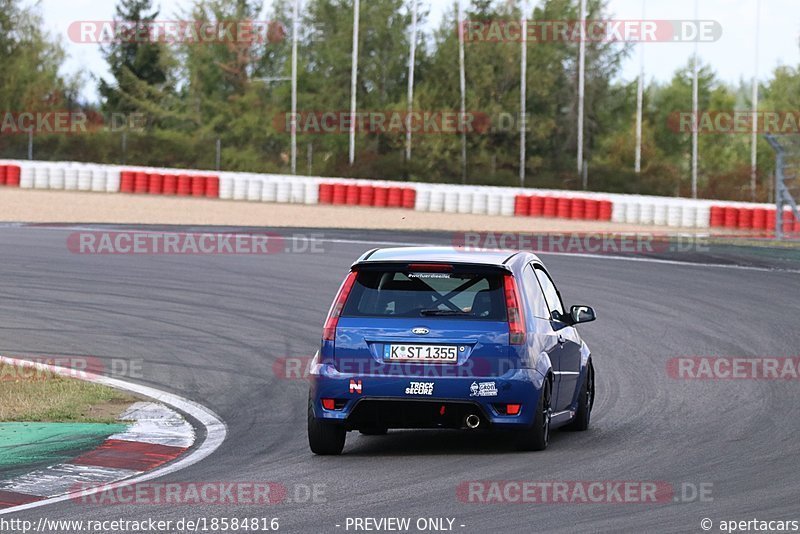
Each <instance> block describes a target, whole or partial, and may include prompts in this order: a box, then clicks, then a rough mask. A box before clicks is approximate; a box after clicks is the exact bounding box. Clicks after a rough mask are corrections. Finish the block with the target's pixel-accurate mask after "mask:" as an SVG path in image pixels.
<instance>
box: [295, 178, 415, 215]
mask: <svg viewBox="0 0 800 534" xmlns="http://www.w3.org/2000/svg"><path fill="white" fill-rule="evenodd" d="M353 182H355V181H351V182H320V183H319V185H318V186H317V188H316V193H317V196H316V201H315V202H313V203H314V204H331V205H335V206H369V207H374V208H403V209H411V210H413V209H417V210H419V211H428V210H420V209H419V204H418V203H417V190H416V189H414V188H413V187H397V186H384V185H375V184H370V183H366V184H359V183H353ZM309 193H311V190H310V188H308V187H306V188H305V191H304V195H305V196H308V195H309ZM430 198H431V196H430V194H429V193H427V192H426V195H425V196H423V197H422V199H424V200H425V201H427V202H428V203H429V202H430ZM422 199H421V200H422ZM297 202H302V199H298V200H297ZM307 203H308V202H307Z"/></svg>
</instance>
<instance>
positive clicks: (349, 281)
mask: <svg viewBox="0 0 800 534" xmlns="http://www.w3.org/2000/svg"><path fill="white" fill-rule="evenodd" d="M355 281H356V273H355V271H350V273H349V274H348V275H347V278H345V279H344V282H343V283H342V287H340V288H339V293H338V294H337V295H336V299H335V300H334V301H333V305H332V306H331V309H330V311H329V312H328V318H327V319H325V327H324V328H323V329H322V339H323V340H325V341H333V340H334V338H335V337H336V325H337V324H338V323H339V316H340V315H341V314H342V310H343V309H344V303H345V302H347V296H348V295H349V294H350V290H351V289H353V284H354V283H355Z"/></svg>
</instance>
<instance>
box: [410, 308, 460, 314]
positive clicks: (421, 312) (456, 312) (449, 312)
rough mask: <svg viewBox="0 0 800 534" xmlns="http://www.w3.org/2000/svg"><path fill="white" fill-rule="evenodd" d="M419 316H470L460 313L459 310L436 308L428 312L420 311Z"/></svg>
mask: <svg viewBox="0 0 800 534" xmlns="http://www.w3.org/2000/svg"><path fill="white" fill-rule="evenodd" d="M419 314H420V315H472V314H471V313H469V312H465V311H461V310H440V309H437V308H434V309H430V310H421V311H420V312H419Z"/></svg>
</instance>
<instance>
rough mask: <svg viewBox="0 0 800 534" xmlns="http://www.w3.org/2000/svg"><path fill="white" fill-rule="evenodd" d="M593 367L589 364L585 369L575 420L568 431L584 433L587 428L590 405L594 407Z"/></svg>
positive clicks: (589, 417) (590, 410)
mask: <svg viewBox="0 0 800 534" xmlns="http://www.w3.org/2000/svg"><path fill="white" fill-rule="evenodd" d="M594 387H595V386H594V367H593V366H592V362H589V365H588V367H587V368H586V376H584V377H583V383H582V384H581V390H580V392H579V393H578V409H577V411H576V412H575V420H574V421H572V423H570V425H569V429H570V430H577V431H581V432H582V431H584V430H588V428H589V420H590V419H591V417H592V405H594Z"/></svg>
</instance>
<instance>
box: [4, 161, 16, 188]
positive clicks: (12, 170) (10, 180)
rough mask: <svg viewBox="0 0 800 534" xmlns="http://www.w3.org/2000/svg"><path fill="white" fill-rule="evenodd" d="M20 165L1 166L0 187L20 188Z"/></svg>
mask: <svg viewBox="0 0 800 534" xmlns="http://www.w3.org/2000/svg"><path fill="white" fill-rule="evenodd" d="M19 177H20V167H19V165H0V185H1V186H8V187H19Z"/></svg>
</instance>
